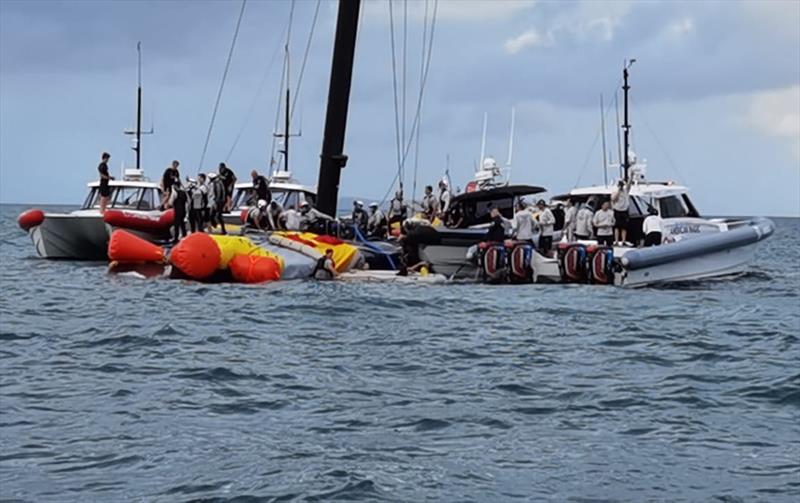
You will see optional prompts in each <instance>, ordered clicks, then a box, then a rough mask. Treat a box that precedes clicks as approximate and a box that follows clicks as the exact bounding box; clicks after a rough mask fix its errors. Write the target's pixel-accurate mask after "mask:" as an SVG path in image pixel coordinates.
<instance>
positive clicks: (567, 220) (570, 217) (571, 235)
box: [564, 198, 578, 242]
mask: <svg viewBox="0 0 800 503" xmlns="http://www.w3.org/2000/svg"><path fill="white" fill-rule="evenodd" d="M577 216H578V208H576V207H575V205H574V204H573V203H572V198H569V199H567V202H566V203H565V204H564V235H565V236H566V237H567V241H568V242H569V241H575V229H576V227H577V226H576V221H575V220H576V217H577Z"/></svg>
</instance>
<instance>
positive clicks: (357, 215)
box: [351, 201, 369, 235]
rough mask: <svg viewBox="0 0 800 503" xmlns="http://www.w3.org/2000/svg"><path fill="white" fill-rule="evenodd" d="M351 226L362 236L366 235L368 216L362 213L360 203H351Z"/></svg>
mask: <svg viewBox="0 0 800 503" xmlns="http://www.w3.org/2000/svg"><path fill="white" fill-rule="evenodd" d="M351 218H352V219H353V225H354V226H355V227H356V229H358V231H359V232H361V234H362V235H364V234H366V233H367V225H368V222H369V215H367V212H366V211H364V203H362V202H361V201H353V213H352V215H351Z"/></svg>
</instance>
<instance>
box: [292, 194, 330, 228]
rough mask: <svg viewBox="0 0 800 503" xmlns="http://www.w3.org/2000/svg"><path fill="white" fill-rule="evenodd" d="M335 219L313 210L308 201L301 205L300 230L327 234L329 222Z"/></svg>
mask: <svg viewBox="0 0 800 503" xmlns="http://www.w3.org/2000/svg"><path fill="white" fill-rule="evenodd" d="M331 220H333V217H331V216H330V215H326V214H325V213H323V212H321V211H319V210H318V209H316V208H312V207H311V205H310V204H308V201H303V202H302V203H300V230H302V231H310V232H317V233H318V234H325V232H326V227H327V224H328V222H330V221H331Z"/></svg>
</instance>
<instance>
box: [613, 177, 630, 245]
mask: <svg viewBox="0 0 800 503" xmlns="http://www.w3.org/2000/svg"><path fill="white" fill-rule="evenodd" d="M630 188H631V185H630V181H628V182H624V181H622V180H620V181H619V183H617V188H616V189H615V190H614V193H613V194H611V208H612V209H613V210H614V244H617V243H619V245H620V246H622V245H625V244H626V242H627V240H628V208H629V207H630V204H631V199H630V195H629V194H628V193H629V191H630Z"/></svg>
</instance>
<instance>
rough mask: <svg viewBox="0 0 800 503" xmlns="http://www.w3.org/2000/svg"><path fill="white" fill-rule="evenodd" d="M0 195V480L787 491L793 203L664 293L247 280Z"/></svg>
mask: <svg viewBox="0 0 800 503" xmlns="http://www.w3.org/2000/svg"><path fill="white" fill-rule="evenodd" d="M0 210H1V211H0V231H1V232H0V239H1V240H2V241H0V243H1V244H0V286H1V287H2V294H0V498H2V499H11V500H24V501H185V500H201V501H204V500H208V501H289V500H303V501H330V500H367V501H379V500H381V501H425V500H440V501H511V500H523V501H538V500H552V501H649V500H659V501H715V500H716V501H787V502H788V501H798V500H800V261H799V259H798V249H800V220H799V219H776V220H775V222H776V224H777V232H776V233H775V235H774V236H773V237H772V238H770V239H769V240H767V241H766V242H765V243H763V246H762V247H761V248H760V250H759V254H758V259H757V262H756V263H755V264H754V266H753V268H752V271H751V272H750V273H749V274H747V275H746V276H744V277H742V278H739V279H736V280H733V281H709V282H704V283H699V284H695V285H692V286H688V287H680V288H657V289H655V288H652V289H643V290H620V289H615V288H607V287H590V286H558V285H554V286H519V287H511V286H508V287H492V286H484V285H463V284H459V285H427V286H426V285H401V284H392V285H380V284H353V283H348V284H339V283H335V282H333V283H314V282H285V283H275V284H270V285H266V286H257V287H246V286H240V285H202V284H197V283H189V282H182V281H167V280H137V279H134V278H126V277H119V276H109V275H107V274H106V270H105V266H104V265H103V264H98V263H94V264H87V263H69V262H54V261H44V260H40V259H37V258H35V257H34V256H33V254H34V252H33V247H32V245H31V244H30V241H29V239H28V237H27V236H26V235H25V234H24V233H22V231H20V230H19V229H18V228H17V227H16V224H15V218H16V215H17V213H18V212H19V211H20V210H21V208H20V207H13V206H2V207H0Z"/></svg>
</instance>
